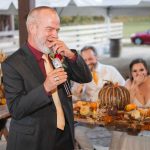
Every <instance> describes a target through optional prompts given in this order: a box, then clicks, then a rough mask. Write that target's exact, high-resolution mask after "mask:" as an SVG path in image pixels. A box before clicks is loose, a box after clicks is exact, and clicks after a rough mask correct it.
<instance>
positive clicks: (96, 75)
mask: <svg viewBox="0 0 150 150" xmlns="http://www.w3.org/2000/svg"><path fill="white" fill-rule="evenodd" d="M81 56H82V57H83V59H84V60H85V62H86V64H87V65H88V67H89V69H90V71H91V73H92V77H93V80H92V81H91V82H89V83H85V84H79V83H76V82H74V83H73V86H72V94H73V100H74V101H76V100H86V101H97V100H98V93H99V91H100V89H101V88H102V87H103V85H104V84H105V83H106V82H107V81H112V82H113V83H116V82H118V84H120V85H124V83H125V80H124V78H123V77H122V76H121V74H120V73H119V72H118V71H117V69H116V68H114V67H113V66H109V65H104V64H101V63H99V62H98V55H97V51H96V49H95V48H94V47H92V46H89V47H84V48H83V49H82V50H81ZM91 130H93V129H91V128H89V127H87V126H85V125H82V124H81V125H77V126H76V127H75V139H76V141H77V142H78V143H79V145H80V147H81V148H82V149H83V150H93V149H94V147H93V145H92V144H91V141H90V139H89V138H88V136H87V133H88V132H90V131H91Z"/></svg>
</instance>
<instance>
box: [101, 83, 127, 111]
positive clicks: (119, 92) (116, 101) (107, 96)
mask: <svg viewBox="0 0 150 150" xmlns="http://www.w3.org/2000/svg"><path fill="white" fill-rule="evenodd" d="M98 96H99V100H100V105H101V106H102V107H103V106H105V107H106V108H110V107H113V106H115V107H117V109H118V110H124V108H125V106H126V105H127V104H129V103H130V93H129V91H128V90H127V88H126V87H124V86H120V85H118V84H113V83H112V82H110V81H107V83H106V84H105V85H104V86H103V88H102V89H101V90H100V92H99V95H98Z"/></svg>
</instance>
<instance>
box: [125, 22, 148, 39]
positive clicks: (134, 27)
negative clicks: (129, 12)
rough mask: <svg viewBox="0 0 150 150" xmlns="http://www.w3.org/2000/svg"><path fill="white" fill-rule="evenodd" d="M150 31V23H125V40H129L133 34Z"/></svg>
mask: <svg viewBox="0 0 150 150" xmlns="http://www.w3.org/2000/svg"><path fill="white" fill-rule="evenodd" d="M147 29H150V21H133V22H126V23H124V29H123V35H124V38H129V37H130V35H131V34H133V33H136V32H140V31H145V30H147Z"/></svg>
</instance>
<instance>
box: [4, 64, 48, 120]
mask: <svg viewBox="0 0 150 150" xmlns="http://www.w3.org/2000/svg"><path fill="white" fill-rule="evenodd" d="M2 71H3V83H4V87H5V97H6V99H7V105H8V109H9V111H10V114H11V115H12V117H13V118H15V119H16V120H17V119H21V118H23V117H25V116H27V115H29V114H30V113H32V112H34V111H35V110H37V109H39V108H40V107H43V106H44V105H46V104H48V103H50V99H49V98H48V96H47V95H46V92H45V90H44V87H43V85H42V84H41V85H39V86H37V87H35V88H34V89H32V90H31V91H27V90H26V88H25V87H24V79H23V78H22V76H21V75H20V74H19V73H18V72H17V71H16V70H15V68H14V67H13V66H11V64H10V63H6V62H4V63H3V64H2ZM41 97H42V99H41Z"/></svg>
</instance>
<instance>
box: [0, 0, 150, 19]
mask: <svg viewBox="0 0 150 150" xmlns="http://www.w3.org/2000/svg"><path fill="white" fill-rule="evenodd" d="M35 3H36V4H35V5H36V6H41V5H46V6H51V7H54V8H56V9H57V11H58V13H59V14H60V15H61V16H76V15H79V16H81V15H82V16H104V17H106V16H110V17H113V16H118V15H119V16H132V15H134V16H145V15H150V11H149V7H150V0H123V1H122V0H114V1H112V0H35ZM17 9H18V0H6V1H3V3H1V5H0V14H17Z"/></svg>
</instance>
